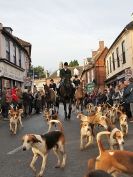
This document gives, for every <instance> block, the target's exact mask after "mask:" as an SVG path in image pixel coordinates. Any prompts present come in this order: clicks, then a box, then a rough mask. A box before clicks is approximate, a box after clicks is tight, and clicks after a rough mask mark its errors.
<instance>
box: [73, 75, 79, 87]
mask: <svg viewBox="0 0 133 177" xmlns="http://www.w3.org/2000/svg"><path fill="white" fill-rule="evenodd" d="M73 83H74V85H75V87H78V86H79V85H80V80H79V79H78V76H77V75H75V78H74V79H73Z"/></svg>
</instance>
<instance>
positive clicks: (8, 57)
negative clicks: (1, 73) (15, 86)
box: [6, 39, 10, 61]
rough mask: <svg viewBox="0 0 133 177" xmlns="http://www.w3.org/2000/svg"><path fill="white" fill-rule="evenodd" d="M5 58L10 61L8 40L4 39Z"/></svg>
mask: <svg viewBox="0 0 133 177" xmlns="http://www.w3.org/2000/svg"><path fill="white" fill-rule="evenodd" d="M6 59H7V60H9V61H10V41H9V39H6Z"/></svg>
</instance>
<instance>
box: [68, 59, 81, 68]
mask: <svg viewBox="0 0 133 177" xmlns="http://www.w3.org/2000/svg"><path fill="white" fill-rule="evenodd" d="M69 66H70V67H74V66H79V63H78V60H71V61H70V63H69Z"/></svg>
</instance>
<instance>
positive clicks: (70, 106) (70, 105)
mask: <svg viewBox="0 0 133 177" xmlns="http://www.w3.org/2000/svg"><path fill="white" fill-rule="evenodd" d="M71 112H72V102H71V101H70V102H69V113H68V119H70V118H71Z"/></svg>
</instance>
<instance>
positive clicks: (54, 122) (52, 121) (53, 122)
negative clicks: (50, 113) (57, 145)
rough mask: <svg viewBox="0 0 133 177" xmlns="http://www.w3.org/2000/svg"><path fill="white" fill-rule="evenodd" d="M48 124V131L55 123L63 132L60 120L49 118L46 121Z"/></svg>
mask: <svg viewBox="0 0 133 177" xmlns="http://www.w3.org/2000/svg"><path fill="white" fill-rule="evenodd" d="M48 125H49V127H48V132H50V130H51V128H52V127H53V126H55V125H56V127H57V126H58V127H59V129H60V130H61V131H62V132H63V126H62V123H61V121H59V120H50V121H49V122H48Z"/></svg>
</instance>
